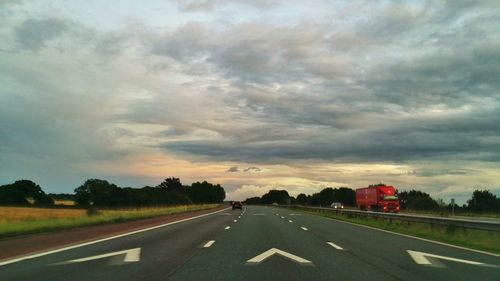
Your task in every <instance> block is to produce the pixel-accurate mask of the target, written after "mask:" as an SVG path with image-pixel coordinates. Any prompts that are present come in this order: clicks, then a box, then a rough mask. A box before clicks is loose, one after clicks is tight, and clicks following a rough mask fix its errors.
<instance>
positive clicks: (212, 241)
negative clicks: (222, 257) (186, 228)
mask: <svg viewBox="0 0 500 281" xmlns="http://www.w3.org/2000/svg"><path fill="white" fill-rule="evenodd" d="M213 243H215V240H210V241H208V242H207V244H205V245H203V248H208V247H210V246H212V244H213Z"/></svg>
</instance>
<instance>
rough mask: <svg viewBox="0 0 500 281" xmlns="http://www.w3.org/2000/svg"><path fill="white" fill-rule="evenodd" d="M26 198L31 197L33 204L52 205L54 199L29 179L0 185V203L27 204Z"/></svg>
mask: <svg viewBox="0 0 500 281" xmlns="http://www.w3.org/2000/svg"><path fill="white" fill-rule="evenodd" d="M28 199H32V200H33V204H34V205H54V200H53V199H52V198H50V197H49V196H48V195H47V194H45V192H44V191H43V190H42V188H41V187H40V186H39V185H38V184H36V183H34V182H32V181H30V180H18V181H16V182H14V183H12V184H8V185H4V186H0V204H9V205H29V204H30V203H29V200H28Z"/></svg>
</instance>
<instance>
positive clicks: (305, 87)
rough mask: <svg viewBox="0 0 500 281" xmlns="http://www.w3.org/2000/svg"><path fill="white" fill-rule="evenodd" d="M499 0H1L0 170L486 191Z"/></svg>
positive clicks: (139, 179) (52, 183)
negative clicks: (383, 185)
mask: <svg viewBox="0 0 500 281" xmlns="http://www.w3.org/2000/svg"><path fill="white" fill-rule="evenodd" d="M146 3H147V4H146ZM499 3H500V2H498V1H494V0H492V1H462V0H460V1H459V0H457V1H326V0H324V1H320V0H317V1H293V0H292V1H290V0H287V1H284V0H283V1H280V0H253V1H250V0H248V1H243V0H239V1H230V0H190V1H182V0H177V1H165V0H161V1H160V0H158V1H153V0H152V1H132V0H130V1H124V0H116V1H98V0H95V1H90V0H89V1H76V0H75V1H67V0H64V1H63V0H61V1H43V0H39V1H38V0H37V1H16V0H1V1H0V38H1V40H0V184H6V183H10V182H13V181H14V180H17V179H22V178H24V179H31V180H34V181H36V182H37V183H39V184H40V185H41V186H42V188H44V190H45V191H47V192H72V190H73V189H74V188H75V187H77V186H79V185H80V184H81V183H83V181H84V180H86V179H87V178H103V179H108V180H110V181H112V182H114V183H116V184H118V185H121V186H133V187H140V186H144V185H156V184H158V183H159V182H160V181H161V180H162V179H163V178H166V177H170V176H175V177H180V178H181V180H182V181H183V182H184V183H186V184H190V183H191V182H193V181H198V180H208V181H211V182H214V183H220V184H222V185H223V186H224V187H225V189H226V192H227V197H228V198H229V199H244V198H246V197H250V196H256V195H262V194H263V193H265V192H266V191H267V190H269V189H273V188H286V189H288V190H289V192H290V193H291V194H292V195H297V194H298V193H300V192H304V193H313V192H317V191H319V190H321V189H322V188H324V187H328V186H332V187H337V186H349V187H352V188H356V187H361V186H366V185H368V184H372V183H379V182H384V183H386V184H391V185H395V186H396V187H398V188H399V189H402V190H408V189H410V188H414V189H419V190H422V191H425V192H428V193H430V194H431V195H432V196H433V197H434V198H442V199H444V200H445V202H449V200H450V198H452V197H454V198H456V199H457V201H458V202H459V203H464V202H465V200H466V199H467V198H470V196H471V193H472V191H473V190H474V189H475V188H487V189H490V190H491V191H492V192H494V193H495V194H497V195H499V196H500V29H499V28H498V27H499V26H500V4H499Z"/></svg>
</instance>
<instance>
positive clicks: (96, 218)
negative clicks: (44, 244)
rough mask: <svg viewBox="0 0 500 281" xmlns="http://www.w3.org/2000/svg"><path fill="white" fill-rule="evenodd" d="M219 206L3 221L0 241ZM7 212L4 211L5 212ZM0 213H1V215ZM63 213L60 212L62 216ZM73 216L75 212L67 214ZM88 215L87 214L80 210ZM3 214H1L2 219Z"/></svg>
mask: <svg viewBox="0 0 500 281" xmlns="http://www.w3.org/2000/svg"><path fill="white" fill-rule="evenodd" d="M218 206H220V205H219V204H199V205H183V206H167V207H154V208H137V209H110V210H97V211H96V212H94V213H95V215H84V216H77V217H71V216H70V217H64V216H63V215H61V214H59V216H58V217H48V218H44V217H38V218H37V216H36V215H33V216H29V217H28V218H27V219H19V218H17V219H14V220H12V219H5V220H3V221H0V237H9V236H15V235H21V234H31V233H38V232H46V231H53V230H59V229H67V228H75V227H82V226H89V225H98V224H106V223H116V222H124V221H130V220H137V219H144V218H151V217H158V216H163V215H171V214H177V213H184V212H191V211H199V210H206V209H212V208H215V207H218ZM3 209H5V208H2V210H3ZM23 209H25V211H26V212H32V213H36V212H37V210H36V209H37V208H33V209H32V210H30V208H23ZM2 210H0V211H2ZM59 211H60V210H58V212H59ZM67 211H68V212H72V213H74V211H75V210H67ZM80 211H83V213H85V210H80ZM1 215H2V213H0V216H1Z"/></svg>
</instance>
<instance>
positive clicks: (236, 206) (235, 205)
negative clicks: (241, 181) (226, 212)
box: [232, 201, 243, 210]
mask: <svg viewBox="0 0 500 281" xmlns="http://www.w3.org/2000/svg"><path fill="white" fill-rule="evenodd" d="M232 205H233V210H234V209H242V208H243V203H241V202H240V201H234V202H233V204H232Z"/></svg>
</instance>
